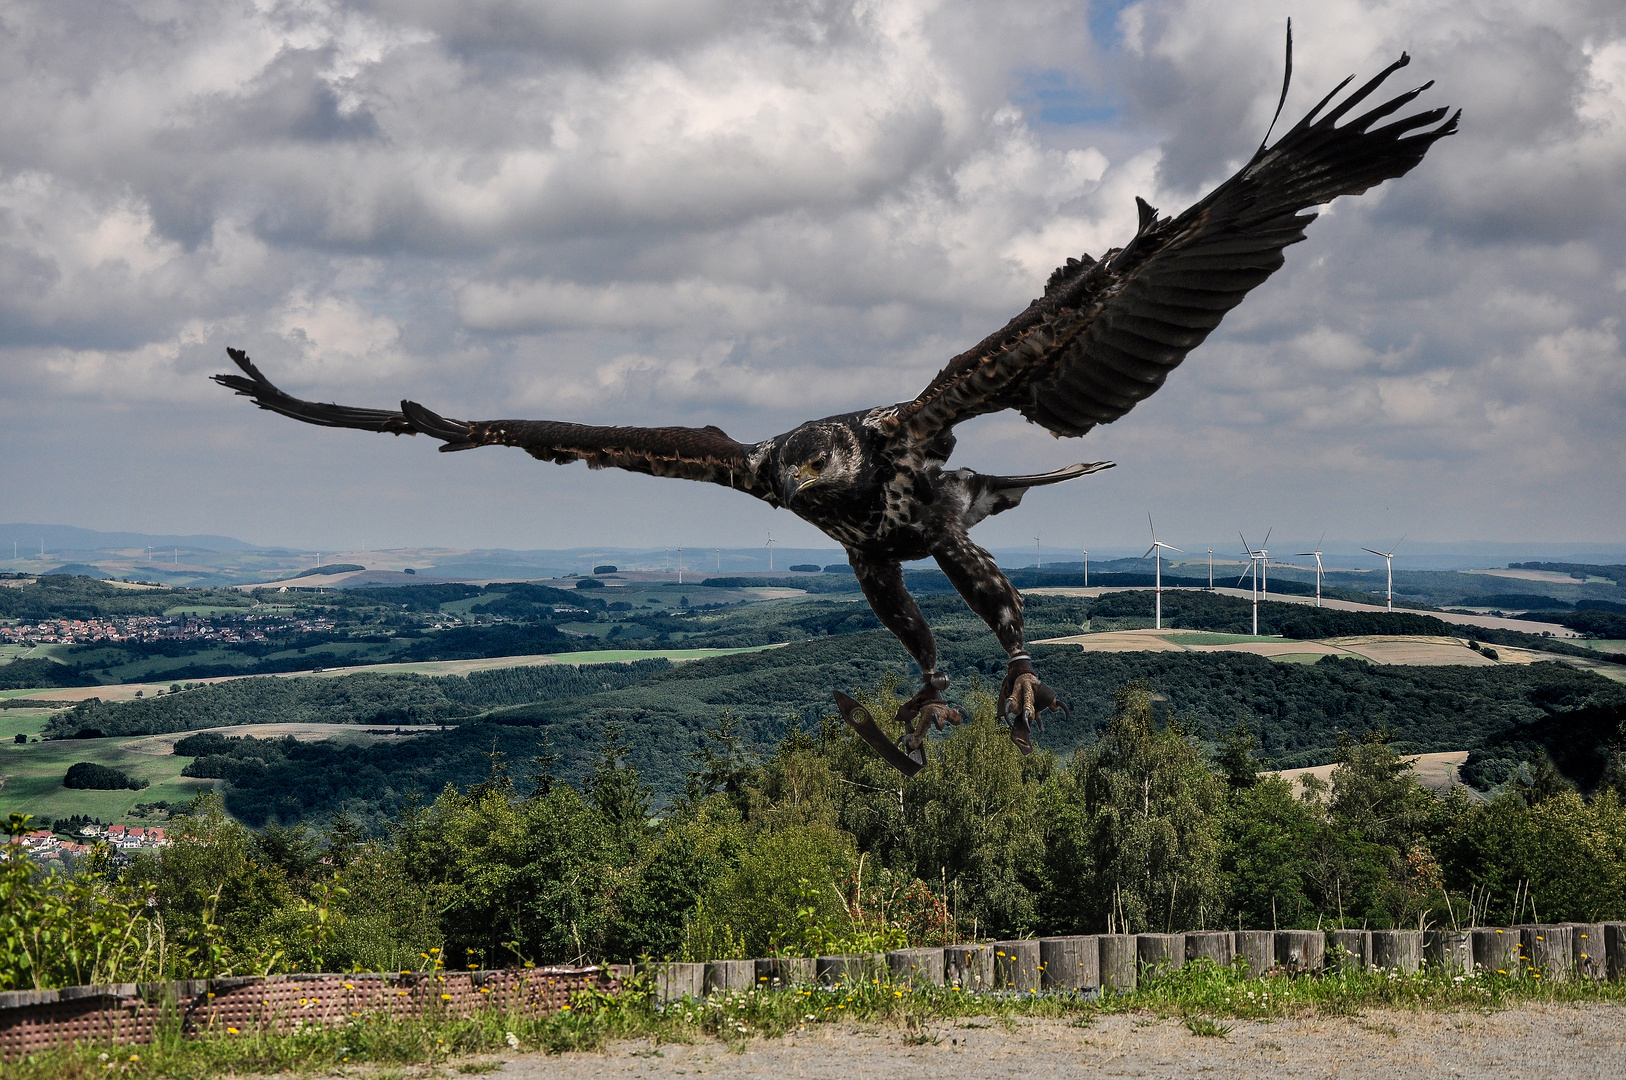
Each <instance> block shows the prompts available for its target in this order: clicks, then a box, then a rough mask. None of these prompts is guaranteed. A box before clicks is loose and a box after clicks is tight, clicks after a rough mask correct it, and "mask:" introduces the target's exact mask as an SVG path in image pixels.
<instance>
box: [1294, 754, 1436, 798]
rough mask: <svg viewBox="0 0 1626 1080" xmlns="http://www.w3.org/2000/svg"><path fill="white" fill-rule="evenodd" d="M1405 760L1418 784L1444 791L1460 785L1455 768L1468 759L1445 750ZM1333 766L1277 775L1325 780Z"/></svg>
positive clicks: (1432, 789) (1320, 766) (1315, 767)
mask: <svg viewBox="0 0 1626 1080" xmlns="http://www.w3.org/2000/svg"><path fill="white" fill-rule="evenodd" d="M1406 760H1407V761H1409V762H1411V763H1412V764H1413V765H1414V766H1415V771H1414V773H1413V775H1415V776H1416V777H1417V782H1418V783H1419V784H1422V785H1423V786H1424V787H1426V788H1428V789H1430V790H1431V791H1445V790H1448V789H1450V788H1453V787H1457V786H1459V785H1462V782H1461V781H1460V780H1458V779H1457V770H1458V769H1459V768H1461V767H1462V763H1463V762H1464V761H1467V760H1468V751H1466V750H1447V751H1445V752H1444V753H1439V754H1417V755H1414V756H1412V757H1408V758H1407V759H1406ZM1334 768H1335V766H1333V765H1316V766H1313V767H1311V768H1308V769H1283V770H1282V771H1281V772H1279V773H1277V775H1278V776H1280V777H1282V778H1283V779H1284V780H1287V781H1288V782H1289V783H1293V782H1296V781H1297V780H1298V779H1299V777H1301V776H1314V777H1316V778H1318V779H1320V780H1323V781H1325V780H1326V779H1327V778H1328V777H1329V776H1331V775H1332V770H1333V769H1334ZM1464 786H1465V785H1464Z"/></svg>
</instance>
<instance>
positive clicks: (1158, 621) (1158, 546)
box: [1140, 514, 1180, 630]
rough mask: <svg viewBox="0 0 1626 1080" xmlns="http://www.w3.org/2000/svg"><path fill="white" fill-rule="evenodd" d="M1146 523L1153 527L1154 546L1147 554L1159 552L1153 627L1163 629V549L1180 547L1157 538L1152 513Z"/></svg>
mask: <svg viewBox="0 0 1626 1080" xmlns="http://www.w3.org/2000/svg"><path fill="white" fill-rule="evenodd" d="M1146 524H1147V525H1150V526H1151V529H1152V546H1151V547H1149V548H1147V549H1146V555H1150V554H1152V552H1154V551H1155V552H1157V589H1156V593H1155V595H1156V597H1157V599H1156V601H1155V604H1156V607H1155V611H1156V617H1155V618H1154V619H1153V622H1152V629H1154V630H1161V629H1163V549H1164V548H1168V549H1169V550H1170V551H1179V550H1180V549H1179V548H1177V547H1175V546H1174V545H1173V544H1165V543H1164V542H1163V541H1161V540H1159V539H1158V538H1157V526H1156V525H1152V515H1151V514H1147V515H1146ZM1146 555H1142V556H1141V557H1140V558H1141V561H1142V562H1145V561H1146Z"/></svg>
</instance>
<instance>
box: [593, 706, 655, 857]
mask: <svg viewBox="0 0 1626 1080" xmlns="http://www.w3.org/2000/svg"><path fill="white" fill-rule="evenodd" d="M587 798H588V801H589V802H591V803H592V805H593V808H594V809H596V810H597V811H598V812H599V813H600V814H602V815H603V816H604V819H605V823H606V824H607V825H608V826H609V827H610V831H611V832H612V833H613V834H614V835H615V836H616V837H617V838H618V839H620V840H621V841H622V843H623V844H625V845H627V846H629V847H636V846H637V845H638V843H639V841H640V840H641V839H642V837H643V834H644V831H645V827H646V825H647V823H648V820H649V802H650V791H649V789H648V788H647V787H645V786H644V782H643V779H642V778H641V777H640V776H639V774H638V770H637V769H636V768H634V767H633V766H632V765H630V764H628V763H627V748H626V746H625V745H623V744H622V742H621V725H620V724H619V723H617V722H616V721H614V720H610V721H607V722H606V723H605V725H604V744H603V746H602V747H601V748H600V750H599V756H598V760H597V761H595V762H594V764H593V771H592V773H591V774H590V775H589V776H588V777H587Z"/></svg>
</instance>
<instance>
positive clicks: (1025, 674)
mask: <svg viewBox="0 0 1626 1080" xmlns="http://www.w3.org/2000/svg"><path fill="white" fill-rule="evenodd" d="M932 557H933V558H934V559H936V560H937V565H938V566H940V567H942V569H943V573H944V574H946V575H947V576H948V579H949V581H951V582H952V583H953V584H954V588H955V589H956V590H957V591H958V592H959V594H960V596H961V597H963V598H964V600H965V602H966V604H967V606H969V607H970V608H971V610H972V611H974V612H976V613H977V614H978V615H979V616H980V617H981V618H982V621H983V622H985V623H987V624H988V625H989V627H990V628H992V630H993V631H994V636H996V637H997V638H999V643H1000V645H1002V646H1004V648H1005V652H1006V654H1007V655H1009V656H1010V658H1011V659H1010V663H1009V664H1008V665H1007V666H1006V668H1005V681H1004V683H1003V684H1002V685H1001V686H1000V688H999V712H1000V715H1001V716H1003V717H1004V718H1005V720H1006V722H1007V723H1009V724H1010V726H1011V742H1013V743H1015V744H1016V748H1017V749H1018V750H1020V751H1022V753H1024V754H1031V753H1032V752H1033V736H1032V726H1033V725H1035V724H1038V725H1039V726H1040V729H1041V730H1043V723H1042V721H1040V719H1039V714H1040V713H1042V712H1045V711H1047V710H1050V709H1056V710H1059V711H1060V712H1062V713H1064V714H1065V713H1066V712H1067V707H1066V706H1065V705H1063V704H1061V703H1060V702H1059V701H1057V700H1056V693H1055V691H1054V690H1051V689H1050V687H1048V686H1046V685H1044V684H1043V683H1041V682H1040V681H1039V676H1038V675H1036V674H1034V671H1033V661H1032V660H1031V659H1030V658H1029V657H1028V653H1027V648H1026V647H1025V646H1024V645H1023V643H1022V597H1021V596H1020V595H1019V594H1018V593H1017V591H1016V587H1015V586H1014V585H1012V584H1011V583H1010V580H1009V579H1008V578H1006V577H1005V575H1004V574H1003V573H1001V572H1000V569H999V566H998V564H996V563H995V562H994V557H993V556H992V555H990V554H988V552H986V551H984V550H983V549H982V548H980V547H978V546H977V545H976V544H973V543H972V542H971V537H969V536H967V535H966V534H965V533H964V532H959V531H953V532H944V533H940V534H939V535H938V536H937V537H936V540H935V543H934V545H933V548H932Z"/></svg>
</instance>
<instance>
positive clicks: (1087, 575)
mask: <svg viewBox="0 0 1626 1080" xmlns="http://www.w3.org/2000/svg"><path fill="white" fill-rule="evenodd" d="M1084 587H1085V588H1086V589H1087V588H1089V587H1090V549H1089V548H1085V549H1084Z"/></svg>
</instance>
